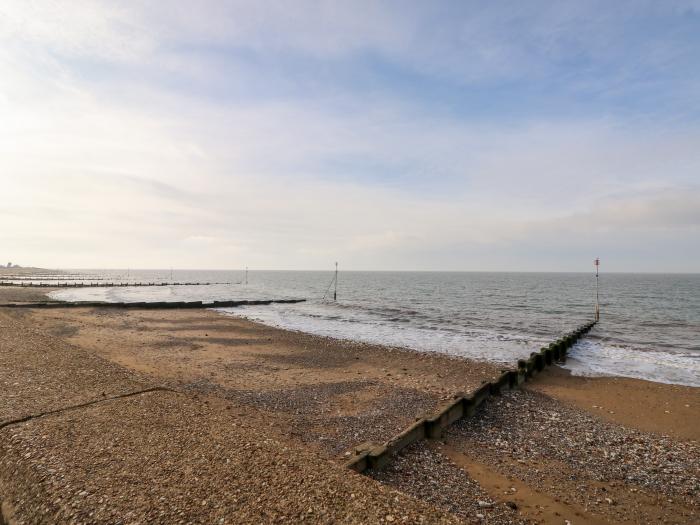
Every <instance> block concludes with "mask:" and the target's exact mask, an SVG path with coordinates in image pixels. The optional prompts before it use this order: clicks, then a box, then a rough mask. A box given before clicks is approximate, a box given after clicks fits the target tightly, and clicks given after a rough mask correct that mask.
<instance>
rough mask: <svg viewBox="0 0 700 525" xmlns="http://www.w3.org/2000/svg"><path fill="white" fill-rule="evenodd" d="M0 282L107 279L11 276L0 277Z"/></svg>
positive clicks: (95, 278)
mask: <svg viewBox="0 0 700 525" xmlns="http://www.w3.org/2000/svg"><path fill="white" fill-rule="evenodd" d="M0 280H3V281H106V280H107V277H46V276H43V277H42V276H32V277H12V276H1V277H0Z"/></svg>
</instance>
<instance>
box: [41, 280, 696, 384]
mask: <svg viewBox="0 0 700 525" xmlns="http://www.w3.org/2000/svg"><path fill="white" fill-rule="evenodd" d="M91 273H93V274H95V275H99V276H108V277H111V278H125V279H126V278H127V275H126V272H125V271H104V270H93V271H91ZM128 278H129V279H131V280H136V281H150V282H152V281H159V280H169V278H170V271H169V270H161V271H133V270H132V271H130V272H129V274H128ZM173 278H174V279H175V280H176V281H217V282H222V281H224V282H231V283H233V284H221V285H214V286H164V287H154V288H149V287H144V288H138V287H126V288H100V287H91V288H76V289H65V290H59V291H57V292H53V293H52V296H53V297H55V298H58V299H63V300H90V299H91V300H105V301H145V300H160V301H181V300H205V301H206V300H224V299H259V298H265V299H275V298H291V297H293V298H306V299H308V302H306V303H301V304H293V305H270V306H250V307H243V308H236V309H221V310H222V311H223V312H224V313H235V314H237V315H243V316H245V317H248V318H250V319H254V320H257V321H261V322H263V323H266V324H270V325H274V326H278V327H281V328H287V329H292V330H301V331H305V332H310V333H315V334H319V335H327V336H332V337H338V338H345V339H353V340H360V341H366V342H372V343H381V344H388V345H396V346H403V347H409V348H413V349H416V350H422V351H431V352H444V353H448V354H454V355H461V356H467V357H471V358H476V359H484V360H489V361H496V362H507V363H514V362H515V360H516V359H518V358H519V357H526V356H528V355H529V353H530V352H532V351H534V350H537V349H538V348H539V347H540V346H542V345H544V344H547V343H549V342H550V341H551V340H553V339H555V338H556V337H558V336H559V335H561V334H562V333H563V332H566V331H568V330H571V329H573V328H575V327H577V326H578V325H580V324H582V323H583V322H585V321H587V320H590V319H591V318H592V316H593V304H594V297H595V277H594V276H593V275H590V274H578V273H480V272H341V274H340V278H339V283H338V301H337V302H332V301H329V300H327V299H326V300H324V299H322V297H323V295H324V292H325V291H326V290H327V288H328V285H329V283H330V281H331V279H332V273H331V272H282V271H280V272H272V271H256V272H250V273H249V276H248V284H247V285H246V284H244V283H242V281H244V274H243V272H241V271H238V272H235V271H234V272H225V271H221V272H212V271H175V272H174V273H173ZM600 286H601V295H600V297H601V311H602V314H601V322H600V323H599V325H598V326H597V327H596V328H594V330H593V331H592V332H591V333H590V335H589V336H588V337H586V338H585V339H584V340H583V341H581V342H579V343H578V344H577V345H576V346H575V348H574V349H573V351H572V353H571V359H569V361H568V362H567V365H566V366H567V368H570V369H571V370H572V372H573V373H575V374H582V375H620V376H627V377H637V378H642V379H649V380H652V381H660V382H668V383H678V384H684V385H691V386H700V275H699V274H690V275H679V274H674V275H662V274H603V275H601V278H600ZM330 293H331V295H332V289H331V290H330Z"/></svg>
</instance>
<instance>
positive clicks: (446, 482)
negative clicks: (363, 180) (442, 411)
mask: <svg viewBox="0 0 700 525" xmlns="http://www.w3.org/2000/svg"><path fill="white" fill-rule="evenodd" d="M14 290H17V289H10V290H9V292H8V293H11V292H14ZM34 290H37V289H33V290H32V291H34ZM5 292H6V290H0V303H2V302H9V300H8V299H7V298H6V296H3V294H4V293H5ZM23 292H24V290H23ZM15 300H16V299H15ZM27 300H36V299H35V298H31V299H27ZM0 324H1V325H2V326H1V327H0V328H1V335H0V359H2V363H0V365H2V366H1V368H0V383H1V384H2V385H3V387H4V391H5V392H11V394H3V395H2V396H1V397H0V425H2V424H3V422H5V424H6V423H7V422H8V421H16V420H17V419H21V418H23V417H27V416H31V415H37V414H42V413H46V412H50V411H54V410H55V411H57V412H56V413H55V414H52V415H45V416H42V417H38V418H34V419H30V420H28V421H26V422H16V423H13V424H11V425H8V426H6V427H5V428H3V429H0V499H2V500H3V503H4V506H5V507H6V508H7V509H10V510H8V511H7V512H6V515H9V514H11V515H12V516H14V517H13V519H15V520H16V522H17V523H55V522H60V523H71V522H78V521H80V522H87V523H108V522H114V521H118V519H117V518H120V519H121V520H123V521H125V522H128V521H150V522H156V523H173V522H175V523H177V522H180V521H181V522H183V523H184V522H197V523H198V522H207V523H212V522H213V523H217V522H221V523H248V522H256V521H257V522H276V521H280V520H281V516H285V517H286V518H287V519H288V520H292V521H294V520H296V521H300V520H301V516H304V517H305V519H306V521H307V522H310V523H333V522H348V523H381V522H399V523H401V522H403V523H417V522H421V520H423V522H426V523H436V522H444V523H447V522H455V523H456V522H466V523H518V522H520V523H562V524H563V523H565V520H569V521H570V522H571V523H572V524H578V523H659V522H663V520H666V522H668V523H693V522H694V521H696V518H697V517H698V508H699V505H700V502H699V501H698V496H697V494H698V490H699V489H700V482H698V478H699V477H700V473H699V472H698V465H699V459H698V458H699V457H700V453H699V452H698V445H697V438H698V423H697V420H698V418H697V414H698V411H697V407H698V406H699V405H698V403H700V393H699V391H700V389H693V388H688V387H678V386H673V385H660V384H657V383H649V382H645V381H637V380H622V379H613V378H577V377H568V373H567V372H566V371H564V370H558V371H557V370H554V371H552V372H548V373H545V374H543V375H541V376H540V377H538V378H537V380H536V381H534V382H533V383H530V384H528V386H527V388H526V389H525V390H524V391H521V392H513V393H508V394H506V395H504V396H502V397H500V398H496V399H495V400H493V401H491V402H489V403H487V404H486V405H485V406H484V408H483V410H481V411H480V412H479V414H478V415H477V416H476V417H474V418H471V419H468V420H464V421H463V422H460V423H459V424H457V425H455V426H454V427H452V429H451V430H450V432H448V434H447V435H446V436H445V437H444V438H443V439H442V440H440V441H437V442H435V441H434V442H424V443H421V444H419V445H416V446H413V447H411V449H409V450H407V451H406V452H405V453H404V454H401V455H400V457H398V458H397V459H396V461H395V462H394V463H393V464H392V465H391V466H390V468H389V469H387V470H386V471H384V472H381V473H375V474H374V475H373V477H365V476H361V475H359V474H355V473H353V472H350V471H348V470H347V469H345V468H344V466H343V464H344V462H345V460H346V459H347V457H348V454H350V453H352V451H353V450H355V449H358V448H359V449H361V448H364V447H367V446H369V444H371V443H380V442H383V441H385V440H387V439H388V438H389V437H391V436H392V435H394V434H396V433H397V432H399V431H400V430H402V429H403V428H404V427H406V426H407V425H408V424H410V423H411V422H412V421H413V420H414V419H415V418H416V417H419V416H423V415H426V414H428V413H430V412H431V411H432V410H433V409H434V408H435V407H436V406H437V405H438V404H439V403H440V402H441V401H442V400H444V399H447V398H449V397H450V396H451V395H452V394H454V393H455V392H459V391H465V392H466V391H470V390H473V389H475V388H477V387H478V386H479V385H480V384H481V383H482V382H483V381H485V380H489V379H491V378H493V377H495V376H496V375H497V374H498V373H499V370H498V369H497V368H496V367H494V366H492V365H489V364H486V363H477V362H473V361H469V360H466V359H456V358H451V357H447V356H443V355H438V354H422V353H418V352H411V351H407V350H402V349H395V348H386V347H381V346H375V345H365V344H358V343H350V342H341V341H337V340H332V339H327V338H320V337H315V336H311V335H307V334H301V333H295V332H288V331H283V330H278V329H274V328H270V327H266V326H263V325H260V324H256V323H252V322H249V321H246V320H243V319H238V318H235V317H230V316H224V315H221V314H219V313H217V312H213V311H206V310H202V311H191V310H182V311H178V310H168V311H146V310H141V311H139V310H130V311H124V310H115V309H108V308H104V309H70V310H68V309H66V310H31V311H30V310H23V311H19V310H9V309H2V308H0ZM153 387H162V388H163V389H164V390H161V391H157V392H148V393H144V394H136V395H133V396H130V397H118V396H121V395H123V394H124V393H130V392H139V391H142V390H146V389H149V388H153ZM85 403H87V405H86V406H84V407H82V408H77V409H74V410H65V408H66V407H69V406H75V405H80V404H85ZM686 405H687V406H686ZM600 407H602V408H600ZM667 411H668V412H667ZM249 449H250V450H251V452H250V453H246V452H245V451H246V450H249ZM231 450H236V451H237V452H236V453H231V454H230V455H228V453H229V452H230V451H231ZM217 451H218V452H217ZM224 451H226V454H224ZM253 451H254V452H253ZM224 458H225V459H226V460H228V462H229V463H226V465H230V467H229V468H230V469H237V470H238V471H239V472H240V473H244V474H241V475H240V476H238V475H234V474H233V473H232V472H231V471H230V470H229V468H227V467H225V466H222V465H220V464H219V463H218V460H219V459H221V460H222V461H224ZM258 458H259V459H260V461H259V462H258ZM256 465H258V466H259V468H256ZM200 472H201V475H200V474H199V473H200ZM183 480H185V481H184V482H183ZM304 480H307V481H304ZM512 489H515V490H514V491H513V490H512ZM237 491H238V492H237ZM271 491H274V493H275V494H276V497H275V500H278V501H277V503H275V501H272V500H270V498H269V495H270V492H271ZM83 493H85V494H83ZM236 494H239V496H237V495H236ZM200 496H201V499H200ZM397 498H398V499H397ZM607 500H610V501H611V502H610V503H608V501H607ZM353 501H356V502H362V504H359V503H357V504H356V503H353ZM126 502H128V504H127V503H126ZM280 502H285V504H284V505H282V504H281V503H280ZM278 503H279V504H278ZM284 509H286V510H284ZM309 510H310V512H307V511H309ZM221 519H223V521H220V520H221Z"/></svg>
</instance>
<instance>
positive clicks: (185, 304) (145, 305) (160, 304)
mask: <svg viewBox="0 0 700 525" xmlns="http://www.w3.org/2000/svg"><path fill="white" fill-rule="evenodd" d="M304 301H306V299H263V300H252V301H210V302H202V301H154V302H133V303H109V302H106V301H55V302H48V301H47V302H35V303H5V304H0V306H2V307H6V308H105V307H108V308H140V309H171V308H234V307H237V306H252V305H266V304H293V303H303V302H304Z"/></svg>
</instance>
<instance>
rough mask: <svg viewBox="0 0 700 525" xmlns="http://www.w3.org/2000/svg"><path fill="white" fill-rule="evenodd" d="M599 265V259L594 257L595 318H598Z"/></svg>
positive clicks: (597, 319)
mask: <svg viewBox="0 0 700 525" xmlns="http://www.w3.org/2000/svg"><path fill="white" fill-rule="evenodd" d="M599 266H600V259H599V258H598V257H596V258H595V320H596V321H599V320H600V301H599V294H598V267H599Z"/></svg>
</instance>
